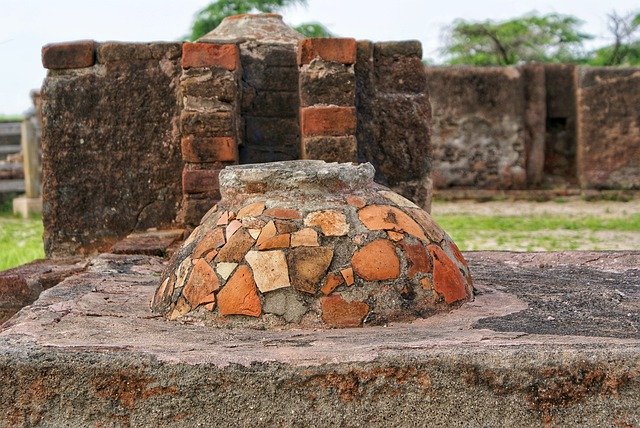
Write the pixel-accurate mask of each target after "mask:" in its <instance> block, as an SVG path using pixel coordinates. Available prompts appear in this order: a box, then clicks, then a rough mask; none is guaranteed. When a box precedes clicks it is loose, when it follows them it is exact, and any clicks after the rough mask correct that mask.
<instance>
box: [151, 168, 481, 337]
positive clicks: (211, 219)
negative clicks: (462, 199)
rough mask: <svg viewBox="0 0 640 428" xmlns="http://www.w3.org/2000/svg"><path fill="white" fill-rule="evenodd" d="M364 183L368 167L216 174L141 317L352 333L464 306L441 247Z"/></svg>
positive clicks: (464, 288)
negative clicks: (205, 208) (208, 201)
mask: <svg viewBox="0 0 640 428" xmlns="http://www.w3.org/2000/svg"><path fill="white" fill-rule="evenodd" d="M373 176H374V169H373V167H372V166H371V164H362V165H359V166H353V165H351V164H335V163H325V162H323V161H289V162H275V163H268V164H264V165H262V164H252V165H245V166H231V167H227V168H225V169H224V170H222V171H221V172H220V178H219V182H220V190H221V192H222V199H221V200H220V202H219V203H218V205H217V206H216V207H214V208H213V209H211V210H210V211H209V212H208V213H207V214H206V215H205V217H204V218H203V220H202V223H201V224H200V226H198V227H197V228H196V229H195V230H194V231H193V233H192V234H191V236H190V237H189V238H188V239H187V240H186V241H185V242H184V244H183V245H182V247H181V248H180V249H179V250H178V251H177V252H176V255H175V256H174V257H173V259H172V261H171V263H170V265H169V268H168V269H167V270H166V271H165V273H164V274H163V277H162V280H161V285H160V286H159V287H158V290H157V291H156V295H155V297H154V301H153V305H152V306H153V309H154V310H155V311H157V312H159V313H162V314H165V315H166V316H167V318H169V319H177V318H181V317H184V316H186V315H187V314H189V315H190V316H195V317H205V318H206V320H208V321H211V322H213V323H214V324H224V325H229V324H233V325H244V326H247V325H250V326H256V325H261V326H267V327H273V326H283V325H291V324H293V325H296V326H298V327H300V326H304V327H307V328H309V327H316V326H322V325H324V326H328V327H357V326H361V325H363V324H364V325H380V324H386V323H388V322H392V321H409V320H412V319H415V318H416V317H428V316H431V315H433V314H435V313H438V312H442V311H445V312H446V311H449V310H450V309H451V307H457V306H459V305H460V304H461V303H462V302H465V301H468V300H470V299H472V284H471V276H470V274H469V268H468V266H467V262H466V261H465V260H464V257H463V256H462V254H461V253H460V251H459V250H458V247H456V245H455V244H454V243H453V241H452V240H451V238H450V237H449V236H448V235H446V233H445V232H444V231H443V230H442V229H441V228H440V227H439V226H438V225H437V224H436V223H435V221H434V220H433V219H432V218H431V216H429V214H428V213H426V212H425V211H423V210H422V209H420V208H419V207H418V206H417V205H416V204H414V203H413V202H411V201H409V200H408V199H405V198H404V197H402V196H400V195H398V194H397V193H394V192H392V191H390V190H389V189H388V188H386V187H383V186H380V185H376V184H375V183H374V182H373ZM210 314H211V316H208V315H210ZM233 315H244V316H245V317H240V318H239V319H237V317H236V318H234V317H230V316H233Z"/></svg>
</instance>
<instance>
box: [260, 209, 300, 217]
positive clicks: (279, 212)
mask: <svg viewBox="0 0 640 428" xmlns="http://www.w3.org/2000/svg"><path fill="white" fill-rule="evenodd" d="M262 214H264V215H266V216H269V217H273V218H279V219H284V220H296V219H299V218H302V217H301V216H300V213H299V212H298V210H293V209H288V208H279V207H275V208H269V209H268V210H266V211H265V212H263V213H262Z"/></svg>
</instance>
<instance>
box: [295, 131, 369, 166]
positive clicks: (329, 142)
mask: <svg viewBox="0 0 640 428" xmlns="http://www.w3.org/2000/svg"><path fill="white" fill-rule="evenodd" d="M302 150H303V153H302V158H303V159H319V160H324V161H326V162H357V154H358V142H357V140H356V137H355V136H353V135H349V136H346V137H305V138H303V139H302Z"/></svg>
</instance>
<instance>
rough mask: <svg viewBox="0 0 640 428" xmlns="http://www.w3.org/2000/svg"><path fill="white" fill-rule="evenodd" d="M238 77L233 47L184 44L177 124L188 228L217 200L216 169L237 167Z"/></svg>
mask: <svg viewBox="0 0 640 428" xmlns="http://www.w3.org/2000/svg"><path fill="white" fill-rule="evenodd" d="M240 76H241V71H240V52H239V49H238V46H236V45H235V44H215V43H185V44H184V45H183V52H182V77H181V79H180V89H181V95H182V100H183V110H182V114H181V116H180V126H181V131H182V159H183V161H184V162H185V164H184V169H183V171H182V191H183V199H182V208H181V211H180V214H179V216H178V217H179V218H178V221H179V222H180V223H183V224H185V225H187V226H195V225H197V224H198V223H199V222H200V219H201V218H202V216H203V215H204V214H205V213H206V212H207V211H208V210H209V209H210V208H211V207H212V206H213V205H214V204H215V203H216V202H217V201H218V200H219V199H220V185H219V183H218V173H219V172H220V170H221V169H222V168H224V167H225V166H226V165H232V164H237V163H238V141H241V140H242V137H241V128H242V126H241V119H240V96H241V91H240V90H239V87H240V85H239V80H240Z"/></svg>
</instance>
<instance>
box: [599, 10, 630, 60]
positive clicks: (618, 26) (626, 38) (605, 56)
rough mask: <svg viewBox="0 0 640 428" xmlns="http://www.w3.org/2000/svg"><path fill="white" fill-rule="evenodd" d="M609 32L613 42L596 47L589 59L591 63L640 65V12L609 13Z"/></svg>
mask: <svg viewBox="0 0 640 428" xmlns="http://www.w3.org/2000/svg"><path fill="white" fill-rule="evenodd" d="M608 19H609V22H608V28H609V33H610V34H611V37H612V39H613V43H612V44H611V45H609V46H605V47H602V48H600V49H596V50H595V51H593V52H592V55H591V58H590V59H589V61H588V64H590V65H597V66H608V65H640V13H637V12H634V13H629V14H627V15H624V16H623V15H619V14H618V13H617V12H615V11H614V12H612V13H610V14H609V15H608Z"/></svg>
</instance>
